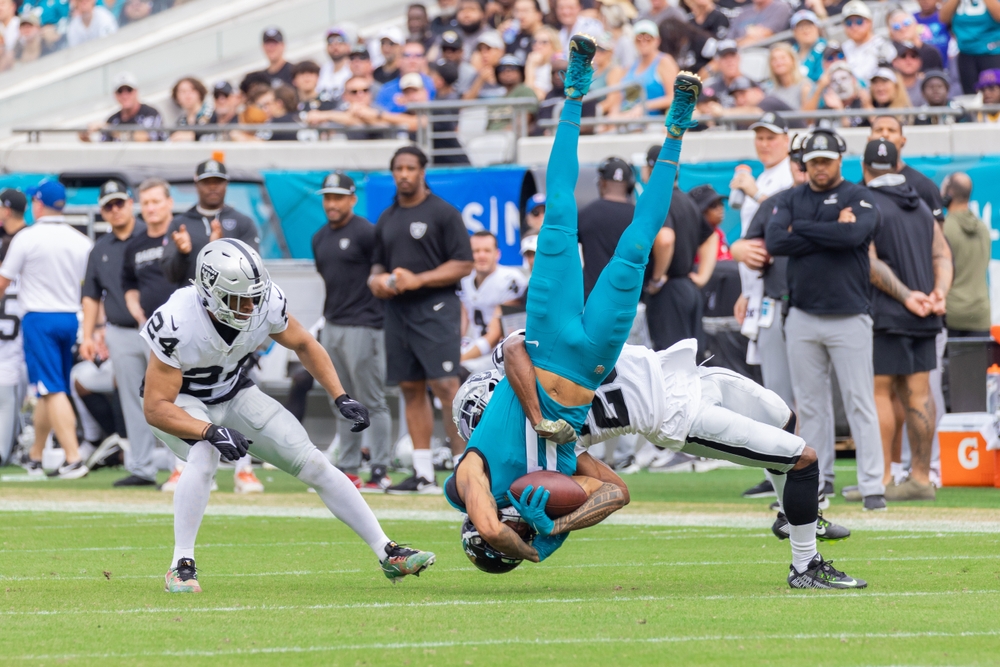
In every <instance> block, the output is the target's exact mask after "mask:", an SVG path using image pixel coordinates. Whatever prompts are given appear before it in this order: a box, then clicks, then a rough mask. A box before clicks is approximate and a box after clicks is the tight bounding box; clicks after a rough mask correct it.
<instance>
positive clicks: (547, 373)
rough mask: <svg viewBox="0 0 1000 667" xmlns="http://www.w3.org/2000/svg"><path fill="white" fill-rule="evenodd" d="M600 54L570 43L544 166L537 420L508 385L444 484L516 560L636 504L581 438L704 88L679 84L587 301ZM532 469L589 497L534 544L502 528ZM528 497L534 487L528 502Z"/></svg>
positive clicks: (530, 341) (483, 535)
mask: <svg viewBox="0 0 1000 667" xmlns="http://www.w3.org/2000/svg"><path fill="white" fill-rule="evenodd" d="M596 48H597V47H596V43H595V41H594V39H593V38H592V37H589V36H586V35H574V36H573V37H572V38H571V39H570V56H569V68H568V70H567V73H566V84H565V86H566V87H565V92H566V102H565V104H564V105H563V109H562V112H561V114H560V118H559V126H558V128H557V130H556V136H555V141H554V143H553V145H552V152H551V154H550V156H549V163H548V167H547V169H546V184H547V186H546V188H547V193H546V210H545V219H544V223H543V225H542V228H541V231H540V232H539V235H538V250H537V253H536V256H535V266H534V270H533V271H532V275H531V281H530V283H529V290H528V302H527V324H526V329H527V331H526V340H525V344H526V346H527V349H528V353H529V355H530V356H531V361H532V363H533V365H534V367H535V369H536V373H537V380H536V382H537V387H538V395H539V398H540V403H541V414H540V415H538V414H535V415H526V414H525V411H524V409H523V407H522V406H521V404H520V403H519V402H518V399H517V396H516V395H515V393H514V391H513V389H512V388H511V386H510V384H509V383H508V382H507V380H506V379H503V380H500V381H499V384H498V385H497V386H496V390H495V391H494V392H493V394H492V397H491V398H490V399H489V405H488V406H487V407H486V409H485V411H484V412H483V414H482V418H481V419H480V420H479V422H478V424H475V425H474V426H475V427H476V428H475V431H474V432H472V434H471V437H469V439H468V445H467V447H466V450H465V454H464V455H463V457H462V460H461V461H460V462H459V464H458V466H457V467H456V469H455V473H454V474H453V475H452V476H451V477H449V478H448V480H447V481H446V483H445V496H446V498H447V499H448V501H449V502H450V503H451V504H452V506H454V507H455V508H456V509H458V510H459V511H462V512H466V513H467V514H468V515H469V520H470V522H471V525H472V526H473V529H472V530H470V531H463V532H469V533H470V535H471V534H472V533H473V532H475V533H477V535H476V536H475V539H481V540H485V541H486V542H487V543H488V544H489V546H491V547H492V548H493V549H494V550H496V551H497V552H499V553H502V554H504V555H505V556H507V557H509V559H512V560H524V559H526V560H531V561H533V562H540V561H542V560H544V559H545V558H547V557H548V556H549V555H551V554H552V552H554V551H555V550H556V549H558V548H559V546H560V545H561V544H562V542H563V540H565V538H566V534H567V533H568V532H569V531H572V530H577V529H580V528H586V527H587V526H592V525H594V524H595V523H598V522H599V521H601V520H603V519H604V518H605V517H607V516H608V515H609V514H611V513H612V512H614V511H616V510H618V509H620V508H621V507H623V506H624V505H625V504H627V503H628V500H629V498H628V490H627V488H626V486H625V484H624V482H622V480H621V479H620V478H619V477H618V476H617V475H615V474H614V472H612V471H611V469H610V468H608V467H607V466H605V465H604V464H603V463H600V462H598V461H596V460H595V459H593V458H592V457H590V455H588V454H581V455H580V457H579V458H578V457H577V456H576V453H575V451H574V445H573V441H575V439H576V432H578V431H579V430H580V428H582V426H583V424H584V422H585V420H586V418H587V413H588V411H589V410H590V405H591V401H592V400H593V397H594V391H595V390H596V389H597V388H598V387H599V386H600V385H601V383H602V382H603V381H604V379H605V378H606V377H607V375H608V374H609V373H610V372H611V371H612V369H613V368H614V366H615V362H616V361H617V360H618V355H619V354H620V352H621V349H622V346H623V345H624V344H625V341H626V339H627V338H628V335H629V331H630V330H631V327H632V320H633V319H634V318H635V312H636V306H637V304H638V302H639V296H640V292H641V290H642V283H643V273H644V271H645V268H646V264H647V262H648V260H649V255H650V251H651V249H652V245H653V240H654V239H655V237H656V234H657V232H658V231H659V230H660V228H661V227H662V226H663V221H664V220H665V219H666V217H667V210H668V209H669V208H670V199H671V194H672V192H673V184H674V179H675V177H676V175H677V169H678V162H679V160H680V153H681V138H682V137H683V135H684V132H685V131H686V130H687V129H688V128H691V127H694V126H695V123H694V122H693V121H692V120H691V115H692V112H693V111H694V107H695V103H696V101H697V99H698V94H699V93H700V91H701V81H700V80H699V79H698V78H697V77H696V76H694V75H691V74H687V73H681V74H679V75H678V76H677V79H676V81H675V83H674V91H675V94H674V101H673V104H672V105H671V108H670V112H669V113H668V114H667V117H666V126H667V134H668V137H667V139H666V140H665V141H664V142H663V147H662V149H661V150H660V155H659V159H658V160H657V163H656V166H655V167H654V168H653V173H652V176H651V177H650V182H649V184H648V185H647V187H646V189H645V191H644V193H643V195H642V196H641V197H639V200H638V202H637V204H636V210H635V217H634V218H633V220H632V224H630V225H629V227H628V228H627V229H626V230H625V232H624V233H623V234H622V236H621V239H620V240H619V243H618V246H617V248H616V250H615V254H614V257H612V259H611V262H610V263H609V264H608V265H607V266H606V267H605V268H604V270H603V272H602V273H601V275H600V278H599V279H598V281H597V284H596V285H595V286H594V289H593V291H592V292H591V294H590V298H589V299H588V300H587V302H586V304H585V303H584V296H583V268H582V266H581V264H580V254H579V252H578V250H577V247H578V246H577V243H578V239H577V209H576V199H575V196H574V190H575V187H576V181H577V177H578V175H579V168H580V165H579V161H578V158H577V144H578V141H579V137H580V117H581V110H582V101H581V100H582V98H583V96H584V95H586V94H587V91H588V90H589V88H590V83H591V78H592V76H593V68H592V66H591V60H592V59H593V56H594V53H595V51H596ZM456 400H457V401H458V400H459V399H456ZM462 400H476V397H469V396H466V397H462ZM529 417H530V419H529ZM465 435H466V436H467V437H468V434H465ZM534 470H553V471H557V472H560V473H563V474H566V475H572V476H573V477H574V479H575V480H576V481H577V482H578V483H579V484H580V485H581V486H582V487H583V488H584V490H585V491H586V492H587V495H588V500H587V502H586V503H584V505H583V506H581V507H580V508H579V509H577V510H576V511H574V512H572V513H571V514H569V515H567V516H565V517H562V518H559V519H556V520H555V525H554V526H552V527H550V528H551V529H550V530H548V531H547V532H548V533H550V534H548V535H544V536H539V537H538V538H536V539H535V540H534V542H533V544H528V543H527V542H525V541H524V540H522V539H521V538H520V537H519V536H518V535H517V533H516V532H515V531H514V530H512V529H511V528H509V527H508V526H507V525H506V524H505V523H504V522H503V521H501V519H500V517H499V514H498V508H505V507H508V506H510V505H512V502H511V498H510V497H509V496H508V490H509V489H510V486H511V484H512V483H513V482H514V480H516V479H518V478H519V477H522V476H523V475H525V474H526V473H528V472H531V471H534ZM530 493H531V490H530V489H526V490H525V494H524V497H525V498H527V497H528V495H529V494H530ZM547 497H548V494H547V493H546V492H544V490H542V489H539V490H538V492H537V493H535V494H534V495H533V496H532V497H531V500H530V502H524V503H517V502H515V503H513V504H514V507H515V508H516V509H517V510H518V512H520V514H521V515H523V516H524V517H525V518H526V519H529V521H528V522H529V523H531V522H532V521H542V522H544V521H551V520H550V519H548V518H547V517H546V516H545V512H544V507H545V501H546V499H547Z"/></svg>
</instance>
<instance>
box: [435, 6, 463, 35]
mask: <svg viewBox="0 0 1000 667" xmlns="http://www.w3.org/2000/svg"><path fill="white" fill-rule="evenodd" d="M457 11H458V0H438V15H437V16H435V17H434V19H433V20H432V21H431V32H433V33H434V34H435V35H438V36H440V35H442V34H444V33H445V32H447V31H448V30H454V29H455V28H456V27H458V21H457V20H456V19H455V12H457Z"/></svg>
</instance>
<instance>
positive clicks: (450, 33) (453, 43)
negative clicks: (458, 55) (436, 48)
mask: <svg viewBox="0 0 1000 667" xmlns="http://www.w3.org/2000/svg"><path fill="white" fill-rule="evenodd" d="M463 43H464V42H463V41H462V36H461V35H459V34H458V33H457V32H455V31H454V30H446V31H444V32H443V33H441V48H442V49H452V50H454V51H458V50H459V49H461V48H462V44H463Z"/></svg>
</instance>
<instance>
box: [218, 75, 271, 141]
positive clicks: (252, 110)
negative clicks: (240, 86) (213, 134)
mask: <svg viewBox="0 0 1000 667" xmlns="http://www.w3.org/2000/svg"><path fill="white" fill-rule="evenodd" d="M246 101H247V102H246V104H245V105H244V107H243V111H242V112H240V115H239V122H240V124H242V125H263V124H265V123H268V122H270V120H271V103H272V102H274V89H273V88H271V86H270V85H269V84H267V83H253V84H250V86H248V87H247V93H246ZM229 137H230V139H232V140H233V141H264V140H265V139H266V138H267V133H266V131H263V133H262V131H259V132H256V133H253V132H245V131H243V130H232V131H231V132H230V133H229Z"/></svg>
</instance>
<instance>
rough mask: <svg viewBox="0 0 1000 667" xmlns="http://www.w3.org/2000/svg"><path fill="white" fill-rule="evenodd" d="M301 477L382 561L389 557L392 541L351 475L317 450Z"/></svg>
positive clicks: (307, 462)
mask: <svg viewBox="0 0 1000 667" xmlns="http://www.w3.org/2000/svg"><path fill="white" fill-rule="evenodd" d="M298 478H299V479H300V480H302V481H303V482H305V483H306V484H308V485H309V486H311V487H312V488H314V489H316V493H318V494H319V497H320V498H322V500H323V504H324V505H326V506H327V508H329V510H330V511H331V512H333V515H334V516H335V517H337V518H338V519H340V520H341V521H343V522H344V523H346V524H347V525H348V526H349V527H350V528H351V530H353V531H354V532H355V533H357V534H358V536H359V537H360V538H361V539H363V540H364V541H365V542H366V543H367V544H368V546H369V547H370V548H371V550H372V551H374V552H375V555H376V556H377V557H378V559H379V560H380V561H381V560H383V559H384V558H385V545H387V544H388V543H389V542H390V540H389V538H388V537H386V534H385V532H383V531H382V526H380V525H379V523H378V519H376V518H375V515H374V514H372V510H371V508H370V507H368V504H367V503H366V502H365V500H364V498H363V497H362V496H361V493H360V492H359V491H358V489H357V488H356V487H355V486H354V484H353V483H352V482H351V480H349V479H347V475H345V474H344V473H342V472H341V471H340V470H339V469H338V468H336V467H334V465H333V464H332V463H330V462H329V461H327V460H326V456H324V455H323V452H321V451H319V450H318V449H314V450H313V451H312V453H311V454H309V458H307V459H306V462H305V465H304V466H302V470H301V471H300V472H299V474H298Z"/></svg>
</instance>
